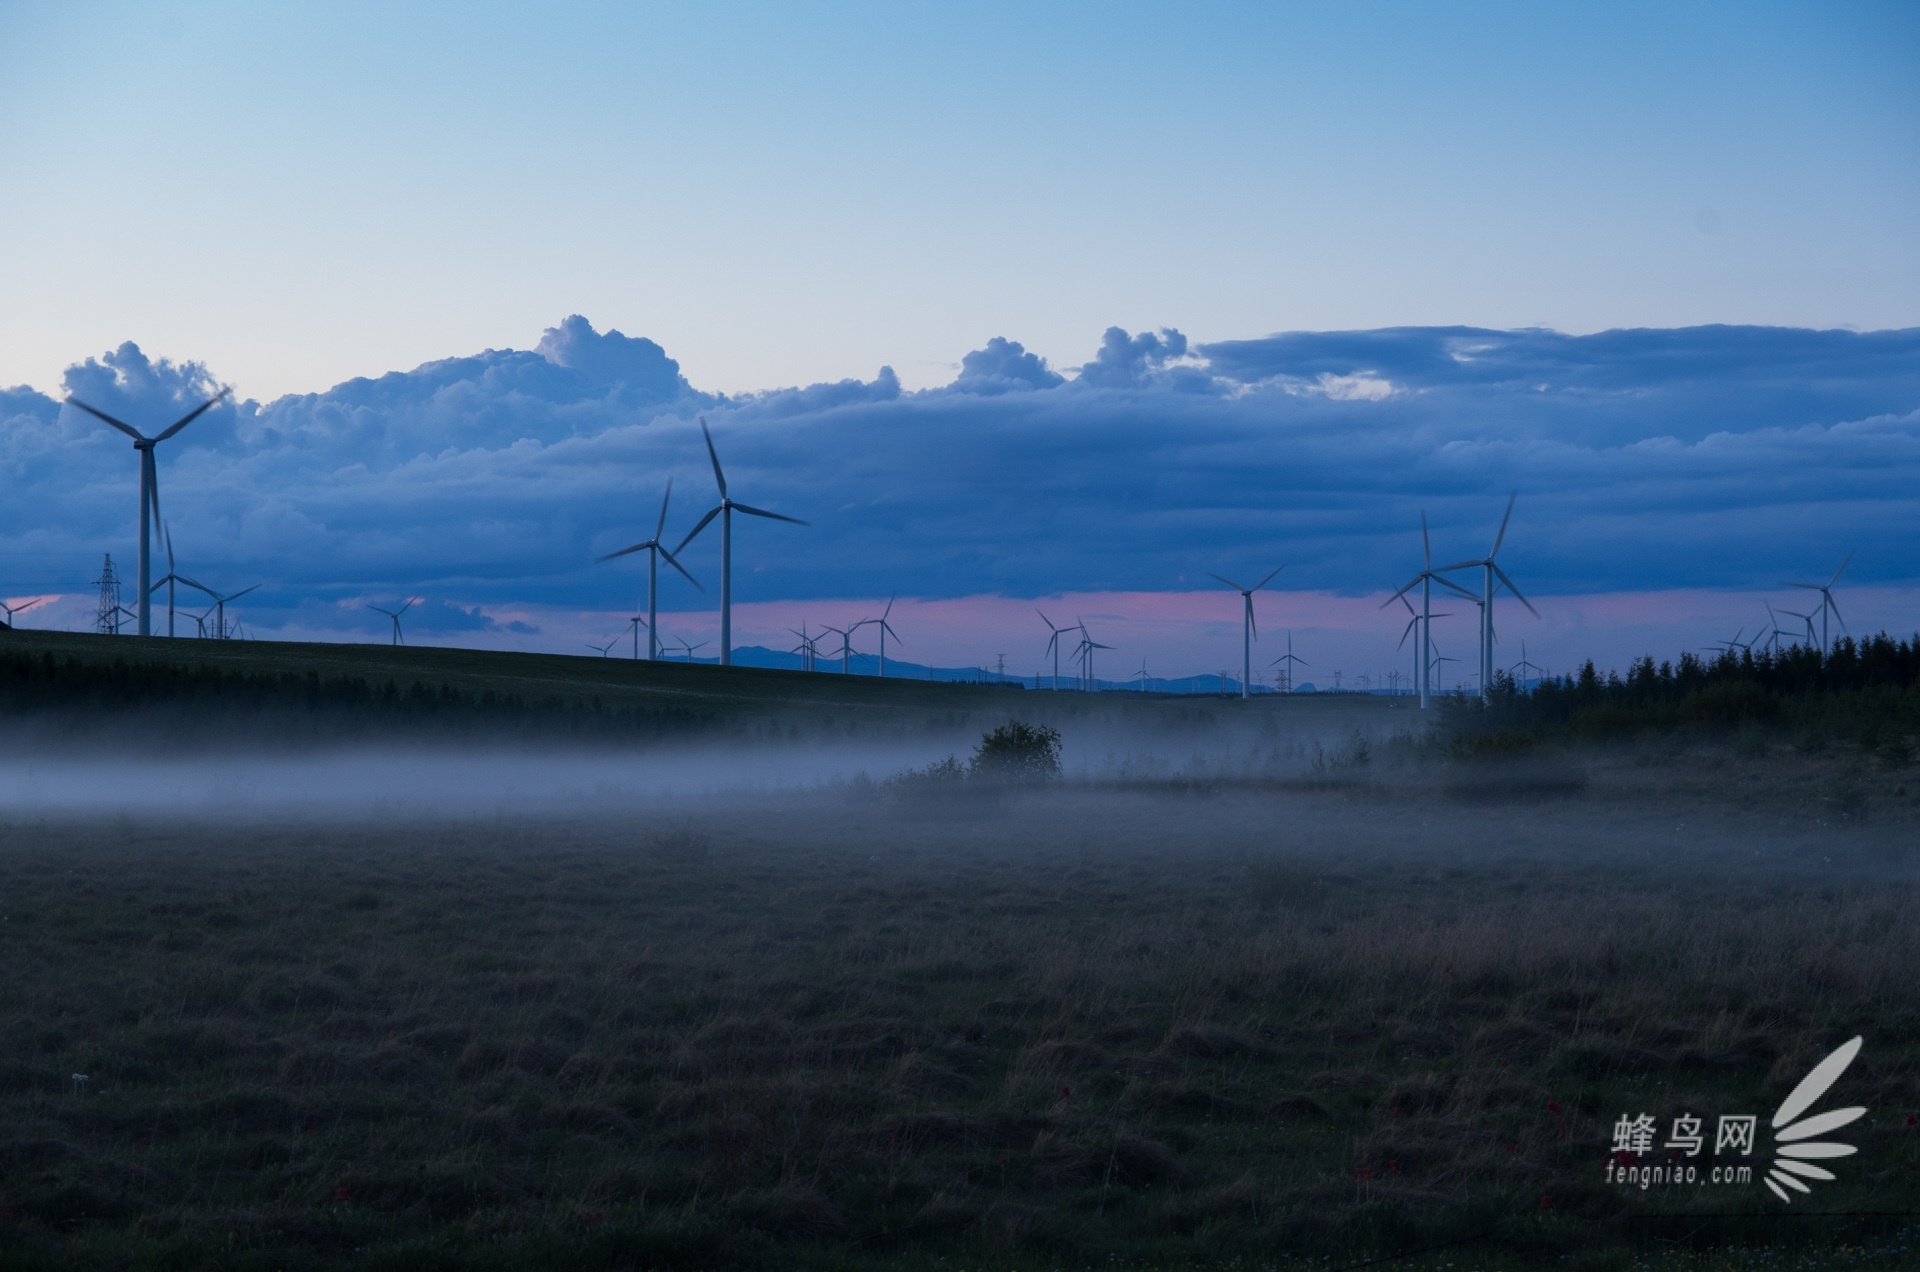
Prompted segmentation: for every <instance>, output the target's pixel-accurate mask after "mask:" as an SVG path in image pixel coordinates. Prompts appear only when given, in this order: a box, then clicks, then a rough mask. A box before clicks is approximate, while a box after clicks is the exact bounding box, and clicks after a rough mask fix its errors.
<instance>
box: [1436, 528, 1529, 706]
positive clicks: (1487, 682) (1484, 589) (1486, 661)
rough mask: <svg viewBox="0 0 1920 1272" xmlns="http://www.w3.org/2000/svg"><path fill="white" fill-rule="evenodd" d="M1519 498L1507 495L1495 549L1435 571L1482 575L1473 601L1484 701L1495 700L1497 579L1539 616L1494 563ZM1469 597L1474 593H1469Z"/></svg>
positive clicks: (1516, 598) (1495, 538)
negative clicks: (1477, 610) (1476, 609)
mask: <svg viewBox="0 0 1920 1272" xmlns="http://www.w3.org/2000/svg"><path fill="white" fill-rule="evenodd" d="M1518 497H1519V496H1518V495H1517V494H1515V495H1509V496H1507V511H1506V514H1505V515H1504V516H1502V517H1501V518H1500V531H1499V533H1498V534H1496V535H1494V537H1493V547H1491V548H1490V549H1488V550H1487V555H1485V556H1483V557H1480V558H1478V559H1477V560H1473V561H1456V562H1454V563H1453V564H1452V565H1443V566H1441V567H1440V568H1439V569H1438V570H1436V571H1433V572H1434V573H1435V574H1447V573H1451V572H1452V571H1454V570H1479V571H1480V572H1481V594H1480V595H1479V596H1476V597H1474V598H1473V599H1474V600H1476V601H1478V602H1480V701H1482V702H1490V701H1492V699H1493V591H1494V580H1495V579H1498V580H1499V581H1500V583H1501V584H1503V585H1505V587H1506V589H1507V590H1508V591H1509V592H1512V593H1513V599H1514V600H1516V601H1519V602H1520V603H1521V604H1522V605H1524V606H1526V607H1527V612H1528V613H1529V614H1532V615H1533V616H1534V617H1535V618H1538V617H1540V611H1539V610H1537V609H1535V608H1533V602H1532V601H1529V600H1528V599H1527V598H1526V597H1524V596H1522V595H1521V594H1520V589H1519V588H1517V587H1515V586H1514V585H1513V580H1512V579H1510V578H1508V577H1507V575H1506V571H1504V570H1502V569H1501V568H1500V567H1499V565H1497V564H1496V563H1495V562H1494V558H1495V557H1497V556H1499V555H1500V545H1501V544H1502V543H1504V542H1505V541H1506V538H1507V523H1508V522H1509V521H1511V520H1512V519H1513V501H1514V500H1515V499H1516V498H1518ZM1469 595H1472V594H1471V593H1469Z"/></svg>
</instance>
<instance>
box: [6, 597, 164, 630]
mask: <svg viewBox="0 0 1920 1272" xmlns="http://www.w3.org/2000/svg"><path fill="white" fill-rule="evenodd" d="M46 603H47V598H46V597H44V596H36V597H34V598H33V599H32V600H30V601H28V602H27V603H26V604H25V605H15V604H13V603H12V602H10V601H0V610H5V611H6V612H7V620H6V622H4V623H0V627H5V628H7V629H9V630H11V629H12V628H13V626H14V621H13V617H14V615H16V614H24V613H26V612H27V611H28V610H31V609H35V608H38V607H39V606H42V605H45V604H46ZM169 635H171V633H169Z"/></svg>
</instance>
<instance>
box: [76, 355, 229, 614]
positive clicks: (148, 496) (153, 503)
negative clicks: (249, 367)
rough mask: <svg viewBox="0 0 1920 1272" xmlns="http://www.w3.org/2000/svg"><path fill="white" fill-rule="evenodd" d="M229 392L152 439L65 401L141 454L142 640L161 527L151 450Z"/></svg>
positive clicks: (157, 480)
mask: <svg viewBox="0 0 1920 1272" xmlns="http://www.w3.org/2000/svg"><path fill="white" fill-rule="evenodd" d="M231 392H233V390H232V389H222V390H220V391H219V392H218V393H216V394H214V395H213V396H212V397H210V398H208V399H207V400H206V401H204V402H202V403H201V404H200V405H199V406H196V407H194V408H193V409H192V410H191V411H188V412H187V413H186V414H185V415H183V416H181V417H180V418H179V419H177V420H175V421H174V422H173V423H171V424H169V425H167V427H165V428H163V429H161V430H160V432H159V433H157V434H155V435H154V436H152V437H148V436H147V435H146V434H145V433H142V432H141V431H140V430H139V429H137V428H135V427H133V425H131V424H128V423H125V422H124V421H121V420H116V419H114V418H113V416H111V415H108V414H107V413H106V412H105V411H101V410H97V409H95V408H94V407H91V406H88V405H87V404H86V403H85V402H82V401H81V400H80V399H79V398H75V397H70V398H68V399H67V404H68V405H69V406H77V407H79V408H80V409H81V410H83V411H85V412H86V413H87V414H88V415H91V416H93V417H94V418H95V419H98V420H103V421H105V422H106V423H108V424H111V425H113V426H114V427H115V428H117V429H119V430H120V431H121V432H122V433H125V434H126V435H127V436H128V437H131V438H132V439H133V449H135V450H136V451H139V452H140V585H139V586H140V613H139V615H138V618H139V623H140V634H141V635H142V636H151V635H152V634H153V632H152V622H151V617H152V614H151V600H152V598H151V596H150V593H151V591H152V588H153V583H152V573H153V569H152V565H151V561H152V543H151V539H152V532H153V529H154V527H156V526H158V525H159V524H160V474H159V471H158V470H157V469H156V468H155V467H154V463H153V448H154V447H156V446H158V445H159V444H160V443H161V442H164V441H166V440H167V439H168V438H169V437H172V436H173V435H174V434H175V433H178V432H179V431H180V430H181V429H183V428H185V427H186V426H187V425H189V424H191V423H193V422H194V421H195V420H197V419H199V418H200V416H201V414H202V413H204V412H205V411H206V410H207V409H208V408H209V407H211V406H213V405H214V403H216V402H218V401H219V400H220V399H221V398H224V397H226V396H227V395H228V394H229V393H231Z"/></svg>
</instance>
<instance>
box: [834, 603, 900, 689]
mask: <svg viewBox="0 0 1920 1272" xmlns="http://www.w3.org/2000/svg"><path fill="white" fill-rule="evenodd" d="M893 601H894V598H893V597H891V596H889V597H888V598H887V608H886V609H884V610H882V611H881V612H880V617H878V618H863V619H861V620H860V621H859V622H857V623H855V624H854V625H853V626H852V627H850V628H848V629H847V634H848V635H849V636H851V635H852V634H853V633H854V632H857V631H859V630H860V629H861V628H862V627H867V626H869V625H871V626H874V627H878V628H879V629H880V678H881V679H882V680H885V679H886V677H887V637H888V636H892V637H893V638H894V639H895V640H899V639H900V633H899V632H896V631H894V630H893V627H892V626H891V625H890V624H889V623H888V622H887V615H889V614H891V613H893Z"/></svg>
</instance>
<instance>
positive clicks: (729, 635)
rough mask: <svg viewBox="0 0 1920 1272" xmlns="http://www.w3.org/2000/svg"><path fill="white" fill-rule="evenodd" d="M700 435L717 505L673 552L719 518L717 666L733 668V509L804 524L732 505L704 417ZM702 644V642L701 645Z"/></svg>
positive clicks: (803, 522) (701, 419)
mask: <svg viewBox="0 0 1920 1272" xmlns="http://www.w3.org/2000/svg"><path fill="white" fill-rule="evenodd" d="M700 435H701V436H702V437H704V438H706V439H707V458H708V459H711V460H712V461H713V483H714V485H716V486H718V487H719V488H720V502H719V503H718V504H716V505H714V507H713V509H712V511H710V512H708V513H707V515H706V516H704V517H702V518H700V522H699V524H698V525H696V526H694V528H693V529H691V530H689V531H687V537H686V538H684V539H682V540H680V543H679V546H678V547H676V548H674V553H675V554H676V555H678V554H679V552H680V550H681V549H682V548H685V547H686V546H687V545H688V544H689V543H692V542H693V537H694V536H695V535H697V534H699V533H700V532H701V531H702V530H705V529H706V528H707V523H708V522H710V521H712V520H713V519H714V518H715V517H718V518H720V665H721V666H722V667H731V666H732V665H733V514H734V511H735V510H736V509H738V510H739V511H741V512H744V513H746V514H747V515H748V516H750V517H765V518H767V519H768V520H770V521H790V522H792V523H793V524H794V525H796V526H804V525H807V524H809V523H808V522H805V521H802V520H800V518H798V517H789V516H787V515H785V514H784V513H778V512H768V511H767V510H766V509H764V508H752V507H748V506H747V505H746V504H743V503H735V502H734V501H733V499H732V498H731V497H730V496H729V495H728V494H727V475H726V474H725V473H724V472H722V471H720V452H718V451H716V450H715V449H714V448H713V434H712V433H710V432H708V431H707V418H706V416H704V415H703V416H701V417H700ZM702 643H703V644H704V643H705V642H702Z"/></svg>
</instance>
